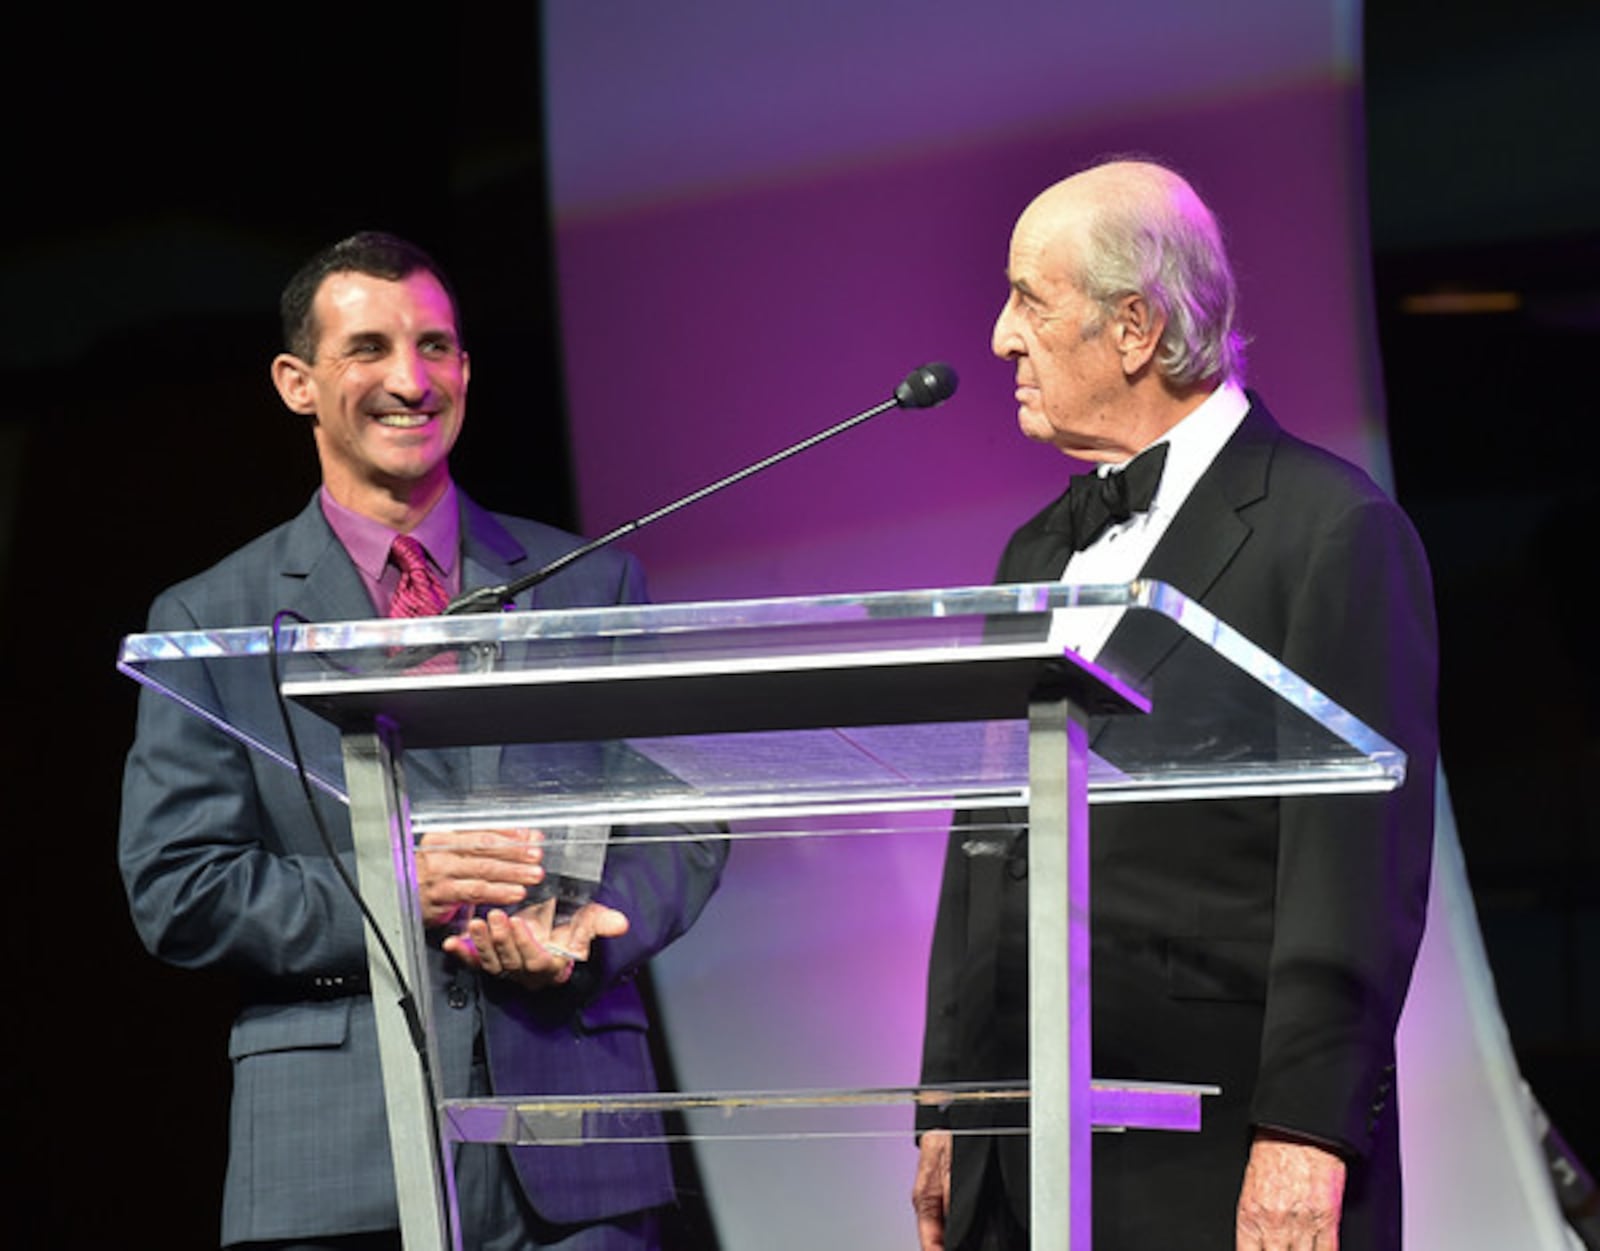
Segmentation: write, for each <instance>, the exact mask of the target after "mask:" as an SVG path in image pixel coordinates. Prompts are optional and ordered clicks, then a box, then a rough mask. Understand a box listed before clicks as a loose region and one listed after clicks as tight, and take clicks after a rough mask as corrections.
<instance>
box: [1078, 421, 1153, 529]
mask: <svg viewBox="0 0 1600 1251" xmlns="http://www.w3.org/2000/svg"><path fill="white" fill-rule="evenodd" d="M1166 463H1167V445H1166V444H1165V443H1157V444H1156V445H1155V446H1154V447H1151V448H1146V449H1145V450H1144V451H1142V452H1140V453H1139V454H1138V455H1137V456H1135V457H1134V458H1133V460H1132V462H1130V463H1129V465H1128V467H1127V468H1126V469H1120V470H1115V471H1113V472H1112V473H1108V474H1105V475H1104V476H1102V475H1100V474H1094V473H1086V474H1079V475H1078V476H1077V477H1076V478H1074V479H1073V480H1072V481H1071V482H1070V483H1069V484H1068V485H1067V513H1068V515H1069V516H1070V517H1071V518H1072V549H1073V551H1076V552H1081V551H1083V550H1084V549H1085V548H1086V547H1088V546H1089V545H1090V544H1091V543H1093V542H1094V541H1095V540H1096V539H1098V538H1099V537H1100V536H1101V535H1102V534H1103V533H1105V530H1106V528H1107V527H1108V526H1112V525H1121V524H1122V523H1123V522H1124V521H1127V520H1128V519H1129V518H1131V517H1132V516H1133V515H1134V514H1135V513H1142V512H1148V511H1149V509H1150V501H1151V500H1153V499H1155V497H1156V486H1157V484H1158V483H1160V481H1161V470H1162V469H1163V468H1164V467H1165V465H1166Z"/></svg>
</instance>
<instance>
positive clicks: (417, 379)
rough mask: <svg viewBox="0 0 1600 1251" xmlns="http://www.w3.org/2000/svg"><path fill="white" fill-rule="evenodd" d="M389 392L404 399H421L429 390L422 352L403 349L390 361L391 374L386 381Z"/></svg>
mask: <svg viewBox="0 0 1600 1251" xmlns="http://www.w3.org/2000/svg"><path fill="white" fill-rule="evenodd" d="M385 385H386V386H387V388H388V390H389V394H391V395H393V396H396V397H398V398H400V399H403V400H411V401H416V400H420V399H421V398H422V397H423V396H424V395H426V394H427V392H428V370H427V366H426V363H425V362H424V361H423V359H422V354H421V353H420V352H418V351H416V350H415V349H402V350H400V351H398V352H396V353H395V354H394V356H393V357H392V358H391V359H390V361H389V376H388V378H387V379H386V381H385Z"/></svg>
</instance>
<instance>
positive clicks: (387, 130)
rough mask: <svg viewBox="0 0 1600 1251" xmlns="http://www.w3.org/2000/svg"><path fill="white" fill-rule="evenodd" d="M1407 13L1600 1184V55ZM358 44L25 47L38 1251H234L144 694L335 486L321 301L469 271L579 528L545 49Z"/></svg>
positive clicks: (1457, 669) (1475, 658)
mask: <svg viewBox="0 0 1600 1251" xmlns="http://www.w3.org/2000/svg"><path fill="white" fill-rule="evenodd" d="M1373 7H1374V10H1381V11H1373V12H1370V13H1369V15H1368V18H1367V46H1366V70H1365V72H1366V79H1367V100H1368V110H1367V111H1368V123H1369V136H1368V138H1369V156H1370V165H1369V178H1370V189H1371V200H1372V223H1371V225H1372V237H1373V244H1374V252H1375V255H1374V271H1375V282H1376V288H1377V293H1378V311H1379V333H1380V338H1381V347H1382V356H1383V362H1384V374H1385V384H1386V388H1387V396H1388V407H1389V414H1390V427H1391V430H1392V432H1393V446H1394V462H1395V478H1396V482H1397V487H1398V492H1399V495H1400V498H1401V501H1402V503H1403V504H1404V505H1405V506H1406V507H1407V508H1408V509H1409V510H1410V512H1411V513H1412V515H1413V516H1414V517H1415V518H1416V520H1417V522H1418V525H1419V527H1420V528H1421V529H1422V532H1423V536H1424V539H1425V540H1426V541H1427V543H1428V546H1429V550H1430V553H1431V555H1432V558H1433V561H1434V567H1435V574H1436V578H1437V583H1438V592H1439V602H1440V611H1441V618H1442V624H1443V633H1444V646H1445V653H1444V661H1445V675H1444V689H1443V715H1444V751H1445V763H1446V768H1447V770H1448V773H1449V777H1450V780H1451V785H1452V790H1453V796H1454V800H1455V806H1456V814H1457V819H1458V822H1459V826H1460V831H1461V839H1462V842H1463V845H1464V847H1465V851H1466V855H1467V859H1468V866H1469V870H1470V872H1471V874H1472V878H1473V885H1474V890H1475V894H1476V897H1477V902H1478V907H1479V914H1480V918H1481V921H1482V925H1483V929H1484V934H1485V939H1486V941H1487V944H1488V948H1489V954H1490V958H1491V961H1492V963H1493V965H1494V968H1495V972H1496V975H1497V980H1498V986H1499V991H1500V995H1501V1000H1502V1004H1503V1007H1504V1010H1505V1014H1506V1017H1507V1020H1508V1023H1509V1025H1510V1027H1511V1031H1512V1036H1513V1040H1514V1042H1515V1044H1516V1047H1517V1051H1518V1056H1519V1059H1520V1061H1521V1064H1522V1066H1523V1069H1524V1072H1525V1074H1526V1076H1527V1077H1528V1079H1529V1081H1530V1082H1531V1084H1532V1085H1533V1087H1534V1090H1535V1092H1536V1093H1537V1094H1538V1096H1539V1098H1540V1099H1541V1101H1542V1102H1543V1103H1544V1104H1545V1106H1546V1108H1547V1109H1548V1110H1549V1111H1550V1113H1551V1114H1552V1116H1553V1117H1554V1118H1555V1120H1556V1121H1557V1123H1558V1124H1559V1125H1560V1127H1561V1129H1562V1130H1563V1131H1564V1132H1565V1134H1566V1136H1567V1137H1568V1139H1569V1140H1570V1141H1571V1142H1572V1143H1573V1145H1574V1147H1575V1148H1576V1149H1577V1150H1578V1153H1579V1154H1580V1156H1582V1157H1583V1158H1585V1159H1586V1160H1587V1161H1588V1162H1589V1163H1590V1166H1591V1168H1592V1167H1594V1166H1595V1164H1596V1162H1600V1077H1597V1074H1600V1063H1597V1061H1600V886H1597V883H1600V837H1597V834H1600V830H1597V820H1596V806H1595V804H1594V802H1593V800H1592V798H1591V797H1590V794H1589V792H1588V789H1587V785H1586V783H1588V781H1589V779H1590V776H1591V775H1590V773H1589V770H1592V769H1594V768H1596V767H1597V766H1600V753H1597V727H1596V714H1595V709H1596V700H1597V698H1600V691H1597V690H1596V685H1597V679H1596V666H1595V660H1594V653H1593V649H1592V648H1591V647H1589V646H1587V643H1588V633H1589V632H1588V630H1587V629H1586V614H1587V603H1586V601H1587V600H1588V599H1589V598H1590V597H1589V596H1588V595H1587V593H1586V591H1585V583H1586V582H1587V581H1588V575H1589V571H1590V568H1591V567H1592V565H1593V557H1592V556H1591V555H1589V552H1590V551H1591V550H1592V547H1593V540H1594V538H1595V521H1594V517H1595V512H1594V505H1595V503H1596V498H1595V490H1594V487H1593V485H1592V483H1593V479H1592V472H1593V471H1592V466H1593V464H1594V453H1595V450H1596V448H1595V442H1596V435H1595V430H1596V422H1597V417H1600V414H1597V413H1596V400H1595V394H1596V388H1595V385H1594V382H1593V380H1592V377H1591V375H1592V371H1593V366H1592V362H1593V361H1594V360H1596V359H1600V352H1597V346H1600V209H1597V207H1596V206H1597V205H1600V144H1597V140H1596V126H1595V123H1594V121H1593V110H1592V82H1591V80H1592V75H1593V65H1594V64H1595V63H1596V55H1597V54H1600V20H1597V18H1596V17H1595V16H1594V15H1593V14H1592V13H1589V12H1586V11H1585V10H1586V8H1587V7H1588V6H1579V5H1529V4H1519V5H1515V6H1513V5H1510V4H1509V3H1498V4H1491V3H1489V2H1488V0H1474V2H1473V3H1470V4H1466V5H1461V4H1457V5H1453V6H1450V7H1449V8H1448V10H1441V11H1442V12H1444V13H1446V14H1447V16H1442V17H1434V16H1432V15H1431V14H1430V15H1427V16H1424V15H1422V14H1420V13H1418V12H1415V11H1411V10H1408V9H1405V8H1398V9H1397V8H1396V7H1395V6H1393V5H1384V6H1373ZM512 11H513V10H510V9H508V10H506V12H507V13H510V12H512ZM329 20H330V19H328V18H326V17H318V18H317V19H316V20H315V22H314V23H310V24H306V25H305V26H303V27H302V28H301V29H298V30H294V31H289V30H286V29H283V28H282V26H283V25H284V24H283V23H279V24H277V26H276V27H274V26H272V25H269V24H268V23H266V22H260V23H247V25H246V28H240V27H237V26H235V27H233V28H231V29H230V30H229V31H228V32H226V33H224V32H222V31H220V30H219V29H216V28H207V27H204V26H194V25H184V26H179V25H178V24H176V23H174V22H170V21H168V20H165V19H163V20H160V21H149V20H147V21H144V22H140V23H138V24H119V23H118V22H112V23H110V24H107V22H106V21H105V20H103V19H97V20H96V22H95V23H93V24H92V26H91V25H90V24H89V23H88V22H87V20H85V26H84V29H82V30H74V31H68V30H65V29H63V28H62V25H64V24H49V23H45V22H43V21H39V22H38V25H36V26H35V27H34V28H33V29H31V30H29V29H27V28H25V27H24V28H23V29H20V30H17V31H16V32H15V33H14V35H13V37H12V40H11V44H10V47H11V60H12V61H13V63H14V66H15V70H16V72H10V73H8V77H7V81H6V84H5V86H4V88H3V90H4V92H5V101H4V102H5V105H6V115H7V117H8V118H9V119H10V120H11V123H12V125H11V127H10V140H11V142H10V143H9V144H8V149H7V157H8V160H7V171H8V172H7V180H6V181H7V192H6V201H7V207H8V209H9V220H10V229H9V231H8V232H7V235H6V238H5V242H4V263H3V268H0V273H3V279H4V289H3V299H0V310H3V315H4V318H5V333H4V334H3V335H0V366H3V369H4V389H3V392H0V394H3V396H4V398H5V406H4V416H3V420H0V595H3V604H4V609H5V612H4V621H5V626H4V636H3V640H0V642H3V647H0V678H3V684H0V690H3V692H4V701H5V702H4V707H5V709H6V712H7V715H6V717H5V750H4V752H3V756H0V769H3V770H4V773H3V778H4V786H5V792H4V793H5V794H6V795H7V796H8V797H9V799H10V804H9V808H10V811H11V812H12V813H13V820H12V821H11V829H10V838H11V842H12V845H13V846H14V847H16V848H19V849H20V850H21V855H20V857H16V858H13V860H12V864H13V866H14V882H15V889H14V892H13V897H14V898H15V899H16V901H17V902H16V906H15V907H14V909H13V912H14V917H15V919H16V920H17V921H18V923H19V929H18V931H17V933H16V935H15V936H14V939H13V957H12V961H11V967H12V969H13V974H12V976H13V979H14V983H13V984H14V991H13V1003H14V1005H15V1006H14V1008H13V1010H12V1012H11V1013H10V1016H9V1028H8V1030H7V1038H6V1046H7V1063H6V1064H5V1090H4V1097H5V1106H6V1107H7V1109H8V1114H7V1125H8V1127H9V1128H10V1130H11V1135H12V1139H13V1142H14V1144H15V1145H14V1155H20V1157H21V1159H22V1161H23V1164H22V1166H21V1167H20V1168H17V1167H13V1168H12V1169H10V1170H8V1174H7V1185H8V1188H10V1189H14V1190H15V1193H14V1194H12V1195H10V1196H9V1200H8V1202H7V1205H6V1207H7V1210H8V1211H9V1212H10V1213H12V1214H13V1218H12V1219H13V1223H12V1224H11V1227H10V1229H9V1230H8V1242H9V1243H10V1244H11V1245H15V1246H22V1247H28V1248H56V1247H59V1248H82V1247H126V1248H141V1247H147V1246H148V1247H154V1246H160V1247H163V1248H172V1249H174V1251H181V1249H183V1248H190V1247H193V1248H200V1247H207V1246H214V1245H215V1230H216V1225H217V1196H218V1194H219V1191H220V1179H221V1170H222V1163H223V1151H224V1143H225V1115H226V1092H227V1082H228V1075H227V1064H226V1059H225V1038H226V1030H227V1024H228V1021H229V1018H230V1015H231V998H230V996H231V992H230V989H229V987H228V985H227V984H226V982H225V981H223V980H221V979H218V978H213V977H208V976H204V975H197V974H190V973H180V972H176V971H172V970H168V969H166V968H164V967H163V966H161V965H159V964H157V963H156V962H155V961H153V960H152V959H150V958H149V957H148V956H146V955H145V953H144V952H143V950H142V949H141V948H140V946H139V944H138V941H137V939H136V938H135V936H134V934H133V933H132V930H131V928H130V926H129V924H128V922H127V919H126V908H125V905H124V902H123V898H122V893H121V887H120V883H119V881H118V878H117V875H116V869H115V862H114V856H113V854H112V844H113V841H114V831H115V828H116V818H117V799H118V796H117V785H118V778H119V775H120V764H121V757H122V754H123V752H124V751H125V750H126V746H127V742H128V738H129V735H130V733H131V728H132V718H133V705H134V686H133V684H132V683H131V682H129V681H128V680H127V679H125V678H122V677H121V676H119V675H118V674H116V673H115V672H114V671H113V669H112V660H113V657H114V655H115V649H116V644H117V640H118V639H119V638H120V637H121V636H122V635H124V634H126V633H128V632H131V631H134V630H137V629H139V628H141V626H142V623H143V614H144V610H145V606H146V605H147V604H148V602H149V600H150V598H151V597H152V596H153V595H154V594H155V592H156V591H157V590H159V589H160V588H161V587H163V586H165V585H167V584H169V583H171V582H173V581H175V580H177V579H178V578H180V577H182V576H184V575H187V574H189V573H192V572H194V571H196V570H198V569H199V568H202V567H204V566H205V565H207V564H209V563H210V562H211V561H213V560H214V559H216V558H218V557H220V556H221V555H223V554H225V553H226V552H228V551H230V550H232V549H233V548H234V547H236V546H237V545H238V544H239V543H241V542H243V541H244V540H246V539H248V538H249V537H251V536H253V535H254V534H256V533H257V532H259V531H260V530H261V529H263V528H265V527H266V526H267V525H268V524H271V523H272V522H275V521H276V520H278V519H281V518H283V517H286V516H288V515H290V514H291V513H292V512H293V511H294V510H296V509H298V508H299V507H300V505H301V504H302V503H303V502H304V500H305V499H306V497H307V496H308V495H309V493H310V492H311V491H312V489H313V488H314V486H315V483H316V476H315V463H314V458H313V456H312V454H311V449H310V446H309V438H308V435H307V432H306V431H305V430H304V429H303V428H302V425H301V423H300V422H299V421H298V420H297V419H295V418H292V417H291V416H290V415H288V414H287V413H285V412H284V411H283V410H282V409H281V407H280V405H279V403H278V401H277V398H276V396H275V394H274V393H273V391H272V389H271V386H270V383H269V381H268V377H267V370H266V365H267V361H268V360H269V359H270V357H271V355H272V354H273V352H274V351H275V350H276V349H277V329H276V322H275V317H274V315H273V311H272V310H273V308H274V306H275V300H276V295H277V291H278V289H279V287H280V286H281V284H282V282H283V280H284V278H285V277H286V276H287V274H288V272H289V271H290V270H291V269H292V268H293V266H294V265H295V264H296V263H297V262H298V261H299V260H300V259H302V258H303V256H304V255H305V254H307V253H308V252H309V251H311V250H312V249H313V248H315V247H317V246H319V245H321V244H322V243H324V242H327V241H329V240H330V239H332V238H335V237H338V236H339V235H342V234H344V233H348V232H349V231H350V230H353V229H357V228H361V227H365V226H380V227H385V228H389V229H394V230H396V231H399V232H400V233H403V234H406V235H410V236H412V237H415V238H417V239H419V240H422V241H425V242H426V243H427V244H429V245H430V246H431V247H432V248H433V249H434V250H435V251H436V252H437V253H438V255H439V257H440V259H441V260H442V261H443V263H444V264H445V265H446V267H447V268H448V269H449V270H450V271H451V272H452V274H453V275H454V276H455V277H456V280H457V282H458V285H459V286H460V288H461V295H462V301H463V306H464V308H465V310H466V313H467V318H468V323H467V328H466V329H467V336H468V339H469V342H470V346H471V350H472V352H473V355H474V364H475V370H474V378H475V381H474V385H473V401H472V411H473V422H472V429H471V433H470V435H469V437H467V438H466V439H464V440H463V442H462V446H461V451H460V453H459V455H458V457H457V458H456V465H457V470H458V473H459V476H460V477H461V479H462V480H463V481H464V482H466V483H469V484H470V485H471V487H472V489H473V491H474V494H475V495H477V496H478V497H479V498H481V499H483V500H484V501H485V502H487V503H489V504H491V505H494V506H498V507H503V508H508V509H514V510H520V511H525V512H531V513H534V514H536V515H539V516H542V517H544V518H546V519H548V520H551V521H554V522H556V523H558V524H567V525H573V524H575V521H574V504H573V496H572V490H571V486H570V484H569V475H568V466H567V444H566V432H565V426H564V410H563V394H564V391H563V381H562V377H561V368H560V363H559V353H558V350H557V346H556V343H557V336H556V322H555V309H554V298H553V295H552V291H553V283H552V277H551V263H550V258H549V254H548V244H547V235H548V232H547V229H546V225H545V218H546V208H545V202H546V195H545V183H544V177H545V175H544V162H543V153H542V151H541V147H540V144H541V134H542V121H541V97H540V84H539V82H538V81H537V77H538V65H539V63H540V62H539V50H538V40H539V23H538V17H537V10H536V9H534V8H533V7H532V6H526V7H525V8H524V10H523V11H522V16H520V17H511V16H506V15H505V14H501V13H497V15H496V17H495V19H494V24H493V26H492V27H486V26H475V25H474V24H473V23H471V22H470V21H468V20H466V19H464V18H459V17H450V18H443V19H439V20H437V21H436V23H435V24H433V25H431V26H430V27H428V28H427V29H426V30H422V31H408V32H405V33H404V34H400V33H393V34H389V33H386V34H376V35H375V34H372V33H370V32H367V31H365V30H363V31H360V32H356V31H347V30H345V29H343V28H341V27H340V26H338V25H332V26H330V25H329V24H328V22H329ZM346 20H348V19H346V18H340V19H338V21H340V22H342V21H346ZM36 21H37V19H36ZM47 26H53V28H48V29H47V28H46V27H47ZM1485 291H1489V292H1508V293H1514V294H1515V295H1516V297H1517V298H1516V300H1515V302H1514V303H1512V304H1511V305H1510V306H1508V307H1506V308H1505V309H1504V310H1503V311H1497V312H1482V313H1476V314H1470V315H1466V314H1460V313H1457V314H1453V315H1450V314H1444V313H1439V312H1420V311H1408V310H1409V309H1416V308H1418V307H1419V306H1418V305H1417V304H1416V302H1415V299H1414V297H1416V296H1418V295H1428V294H1439V293H1442V292H1480V293H1481V292H1485ZM1420 307H1424V308H1426V307H1428V306H1427V305H1423V306H1420ZM1434 307H1437V305H1434ZM621 376H624V375H621V374H620V372H619V377H621ZM654 502H655V501H644V503H645V504H651V503H654ZM700 1245H703V1244H700Z"/></svg>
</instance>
